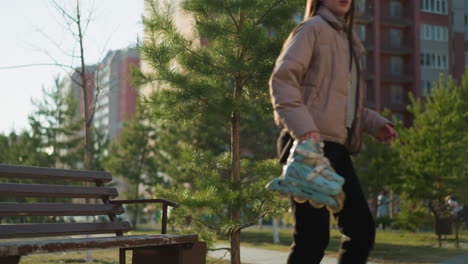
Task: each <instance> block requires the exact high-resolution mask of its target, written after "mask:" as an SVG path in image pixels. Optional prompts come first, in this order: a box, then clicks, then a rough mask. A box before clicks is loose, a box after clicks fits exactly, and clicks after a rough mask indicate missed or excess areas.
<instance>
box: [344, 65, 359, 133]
mask: <svg viewBox="0 0 468 264" xmlns="http://www.w3.org/2000/svg"><path fill="white" fill-rule="evenodd" d="M352 61H353V63H352V66H351V78H350V80H349V86H348V98H347V101H346V127H348V128H351V125H352V124H353V120H354V113H355V110H356V92H357V84H358V82H357V81H358V80H357V78H358V76H357V67H356V59H355V58H354V56H353V58H352Z"/></svg>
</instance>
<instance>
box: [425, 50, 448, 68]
mask: <svg viewBox="0 0 468 264" xmlns="http://www.w3.org/2000/svg"><path fill="white" fill-rule="evenodd" d="M421 66H422V67H423V68H426V69H435V70H448V56H447V54H444V53H434V52H427V51H423V52H421Z"/></svg>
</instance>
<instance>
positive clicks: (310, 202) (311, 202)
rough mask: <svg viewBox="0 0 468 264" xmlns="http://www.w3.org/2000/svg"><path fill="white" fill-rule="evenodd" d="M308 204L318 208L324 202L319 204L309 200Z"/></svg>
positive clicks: (322, 205) (321, 206)
mask: <svg viewBox="0 0 468 264" xmlns="http://www.w3.org/2000/svg"><path fill="white" fill-rule="evenodd" d="M309 204H310V205H311V206H312V207H314V208H317V209H320V208H323V207H324V206H325V205H324V204H319V203H316V202H314V201H312V200H309Z"/></svg>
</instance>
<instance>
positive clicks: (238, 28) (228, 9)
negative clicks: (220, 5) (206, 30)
mask: <svg viewBox="0 0 468 264" xmlns="http://www.w3.org/2000/svg"><path fill="white" fill-rule="evenodd" d="M224 4H225V5H224V9H226V11H227V12H228V14H229V16H230V17H231V20H232V22H234V25H235V26H236V29H237V32H238V33H239V32H240V26H239V24H238V23H237V21H236V19H235V18H234V15H233V14H232V12H231V9H230V8H229V6H228V5H227V2H226V0H224Z"/></svg>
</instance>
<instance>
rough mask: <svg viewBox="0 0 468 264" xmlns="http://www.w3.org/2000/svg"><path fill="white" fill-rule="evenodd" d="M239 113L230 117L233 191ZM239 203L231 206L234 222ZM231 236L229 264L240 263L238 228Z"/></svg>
mask: <svg viewBox="0 0 468 264" xmlns="http://www.w3.org/2000/svg"><path fill="white" fill-rule="evenodd" d="M239 134H240V115H239V112H238V111H234V113H233V114H232V117H231V155H232V158H231V168H232V186H233V188H234V190H235V191H240V189H241V177H240V135H239ZM240 215H241V214H240V204H239V202H237V201H236V202H235V203H234V205H233V206H232V208H231V218H232V221H234V222H235V223H240ZM230 236H231V238H230V240H231V264H240V263H241V262H240V230H239V229H236V230H233V231H232V232H231V234H230Z"/></svg>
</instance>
